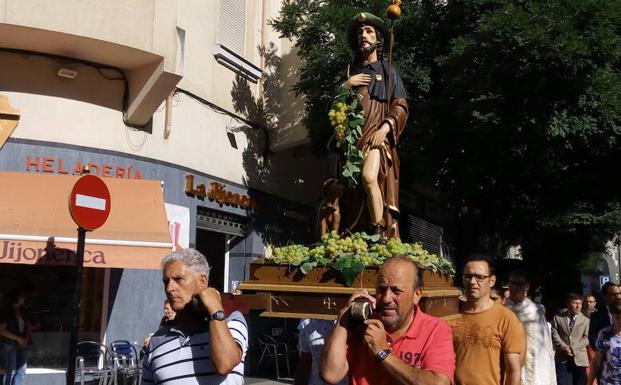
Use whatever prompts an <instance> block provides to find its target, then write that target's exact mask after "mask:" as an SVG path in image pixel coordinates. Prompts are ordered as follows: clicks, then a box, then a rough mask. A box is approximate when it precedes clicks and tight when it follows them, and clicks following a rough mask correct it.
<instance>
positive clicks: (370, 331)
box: [364, 319, 389, 357]
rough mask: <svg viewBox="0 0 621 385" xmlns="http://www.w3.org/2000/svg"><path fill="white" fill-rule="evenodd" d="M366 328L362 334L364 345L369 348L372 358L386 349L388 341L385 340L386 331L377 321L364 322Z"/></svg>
mask: <svg viewBox="0 0 621 385" xmlns="http://www.w3.org/2000/svg"><path fill="white" fill-rule="evenodd" d="M364 324H365V325H367V328H366V330H365V332H364V343H365V344H366V345H367V347H368V348H369V353H371V355H372V356H373V357H375V356H376V355H377V353H379V352H380V351H382V350H385V349H388V348H389V346H388V340H387V339H386V329H384V324H383V323H382V321H380V320H378V319H368V320H366V321H364Z"/></svg>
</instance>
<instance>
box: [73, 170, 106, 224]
mask: <svg viewBox="0 0 621 385" xmlns="http://www.w3.org/2000/svg"><path fill="white" fill-rule="evenodd" d="M69 211H70V212H71V216H72V217H73V220H74V221H75V223H76V224H77V225H78V226H80V227H81V228H83V229H85V230H89V231H92V230H95V229H98V228H100V227H101V226H103V224H104V223H106V220H107V219H108V215H110V191H108V186H106V184H105V183H104V181H103V180H101V178H99V177H97V176H95V175H84V176H83V177H81V178H80V179H78V181H77V182H75V185H73V189H72V190H71V196H70V197H69Z"/></svg>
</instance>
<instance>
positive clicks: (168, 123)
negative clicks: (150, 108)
mask: <svg viewBox="0 0 621 385" xmlns="http://www.w3.org/2000/svg"><path fill="white" fill-rule="evenodd" d="M173 93H174V91H172V92H171V93H169V94H168V96H167V97H166V115H165V118H164V139H168V137H169V136H170V131H171V130H172V98H173Z"/></svg>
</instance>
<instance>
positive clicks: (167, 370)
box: [141, 249, 248, 385]
mask: <svg viewBox="0 0 621 385" xmlns="http://www.w3.org/2000/svg"><path fill="white" fill-rule="evenodd" d="M162 270H163V281H164V291H165V292H166V297H167V298H168V300H169V302H170V305H171V307H172V309H173V310H174V311H175V312H176V313H177V315H176V317H175V319H174V321H173V322H171V323H170V324H169V325H166V326H164V327H162V328H160V330H158V331H157V333H155V334H154V335H153V337H152V338H151V342H150V343H149V347H148V348H147V352H146V354H145V356H144V359H143V362H142V363H143V368H142V369H143V370H142V381H141V385H151V384H166V385H208V384H209V385H210V384H227V385H228V384H243V383H244V377H243V375H244V357H245V355H246V350H247V349H248V326H247V324H246V320H245V319H244V317H243V316H242V314H241V313H240V312H239V311H233V312H232V313H231V314H229V315H228V316H227V315H225V313H224V308H223V307H222V301H221V299H220V293H219V292H218V291H217V290H215V289H213V288H210V287H207V283H208V281H209V264H208V263H207V259H206V258H205V256H204V255H202V254H201V253H199V252H198V251H196V250H194V249H184V250H180V251H174V252H172V253H170V254H168V255H167V256H166V257H164V259H163V260H162Z"/></svg>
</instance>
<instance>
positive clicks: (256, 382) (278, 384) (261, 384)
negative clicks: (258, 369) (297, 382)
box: [244, 377, 293, 385]
mask: <svg viewBox="0 0 621 385" xmlns="http://www.w3.org/2000/svg"><path fill="white" fill-rule="evenodd" d="M244 383H245V384H249V385H282V384H293V378H281V379H280V380H273V379H269V378H257V377H246V378H245V379H244Z"/></svg>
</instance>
